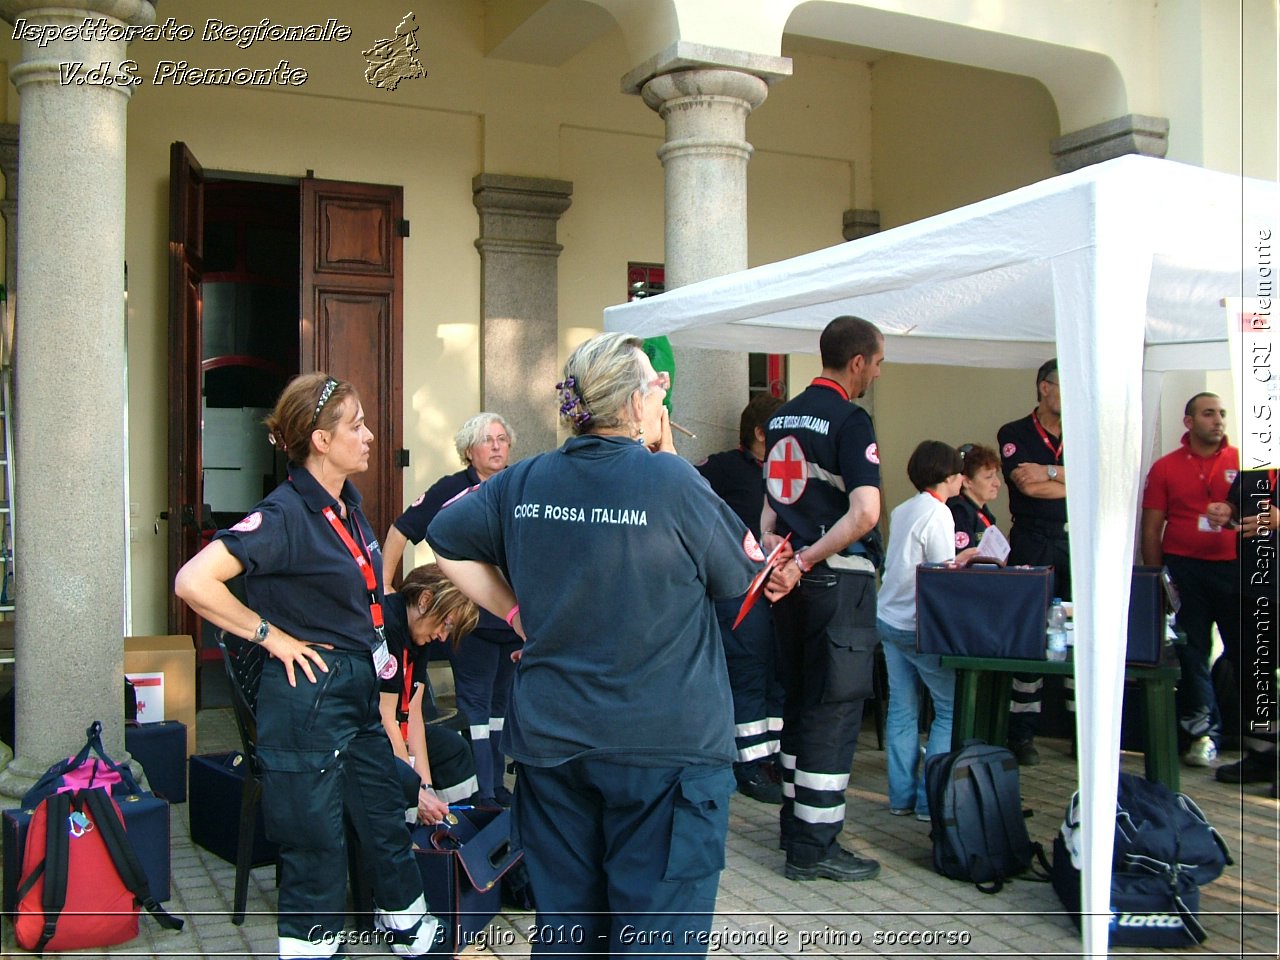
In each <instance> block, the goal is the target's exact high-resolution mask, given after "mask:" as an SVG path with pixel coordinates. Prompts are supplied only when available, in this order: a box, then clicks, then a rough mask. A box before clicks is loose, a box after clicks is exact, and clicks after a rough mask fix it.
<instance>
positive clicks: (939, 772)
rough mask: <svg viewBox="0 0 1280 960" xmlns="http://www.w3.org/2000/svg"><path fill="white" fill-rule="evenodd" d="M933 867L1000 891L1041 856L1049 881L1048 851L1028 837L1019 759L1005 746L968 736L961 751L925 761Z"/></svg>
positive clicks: (955, 877) (994, 890)
mask: <svg viewBox="0 0 1280 960" xmlns="http://www.w3.org/2000/svg"><path fill="white" fill-rule="evenodd" d="M925 793H926V795H927V797H928V799H929V816H930V820H931V826H930V829H929V838H930V839H931V840H932V841H933V867H934V869H935V870H937V871H938V873H940V874H942V875H943V876H944V877H951V878H952V879H954V880H967V881H969V882H971V883H973V884H974V885H976V886H977V888H978V889H979V890H981V891H982V892H983V893H998V892H999V891H1000V889H1001V887H1003V886H1004V881H1005V880H1008V879H1011V878H1013V877H1016V876H1018V875H1020V874H1023V873H1025V872H1026V871H1027V870H1028V869H1029V868H1030V867H1031V866H1032V863H1033V861H1035V860H1037V859H1038V860H1039V863H1040V865H1041V866H1042V868H1043V869H1044V875H1043V876H1035V875H1034V874H1033V877H1032V878H1033V879H1038V880H1047V879H1048V871H1049V863H1048V861H1047V860H1046V859H1045V855H1044V849H1043V848H1042V847H1041V846H1040V844H1038V843H1033V842H1032V841H1031V838H1030V837H1029V836H1028V835H1027V825H1026V817H1027V816H1028V814H1027V813H1024V812H1023V809H1022V791H1021V784H1020V782H1019V779H1018V761H1017V758H1015V757H1014V755H1013V753H1012V752H1010V751H1009V750H1007V749H1006V748H1004V747H993V746H990V745H988V744H985V743H983V742H981V741H979V740H968V741H966V742H965V744H964V746H963V747H961V749H959V750H953V751H951V752H950V753H941V754H937V755H936V756H932V757H930V758H929V759H928V760H927V761H925Z"/></svg>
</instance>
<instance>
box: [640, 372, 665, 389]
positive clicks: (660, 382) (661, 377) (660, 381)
mask: <svg viewBox="0 0 1280 960" xmlns="http://www.w3.org/2000/svg"><path fill="white" fill-rule="evenodd" d="M645 386H646V387H648V388H649V389H651V390H652V389H653V388H654V387H661V388H662V389H663V390H670V389H671V374H669V373H667V371H665V370H659V371H658V375H657V376H656V377H654V378H653V379H652V380H650V381H649V382H647V383H646V384H645Z"/></svg>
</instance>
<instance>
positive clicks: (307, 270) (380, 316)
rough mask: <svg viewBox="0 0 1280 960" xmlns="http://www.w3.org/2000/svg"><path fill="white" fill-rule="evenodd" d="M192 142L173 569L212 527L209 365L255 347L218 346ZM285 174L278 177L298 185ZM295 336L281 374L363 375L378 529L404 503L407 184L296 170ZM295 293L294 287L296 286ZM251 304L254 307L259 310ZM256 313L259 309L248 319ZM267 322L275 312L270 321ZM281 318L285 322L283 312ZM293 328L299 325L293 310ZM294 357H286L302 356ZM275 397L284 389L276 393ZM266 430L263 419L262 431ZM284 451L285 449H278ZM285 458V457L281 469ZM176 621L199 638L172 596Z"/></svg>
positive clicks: (173, 226)
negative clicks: (208, 309) (209, 336)
mask: <svg viewBox="0 0 1280 960" xmlns="http://www.w3.org/2000/svg"><path fill="white" fill-rule="evenodd" d="M216 179H218V178H217V177H216V176H214V175H210V177H208V178H206V176H205V173H204V171H203V169H202V168H201V166H200V164H199V162H198V161H197V160H196V158H195V157H194V156H193V155H192V154H191V152H190V150H188V149H187V147H186V145H185V144H183V143H175V144H173V145H172V147H171V149H170V193H169V381H168V398H169V462H168V463H169V485H168V509H167V514H168V535H169V542H168V558H169V563H168V567H169V577H170V583H172V577H173V575H174V574H175V573H176V572H177V570H178V568H179V567H180V566H181V565H182V564H183V563H185V562H186V560H187V559H188V558H190V557H191V556H193V555H194V554H195V553H196V552H197V551H199V550H200V548H201V547H202V546H203V545H204V543H205V542H206V541H207V539H208V537H209V536H210V534H211V529H210V528H211V526H212V524H211V522H210V513H209V511H208V510H207V509H206V506H205V505H206V503H207V499H206V496H205V468H204V463H203V458H202V451H203V449H204V443H203V441H204V429H205V425H204V417H203V414H204V410H205V394H206V389H207V383H208V381H207V377H208V376H209V373H210V371H211V370H213V369H219V370H223V371H225V365H226V364H227V363H237V362H242V363H245V364H250V365H252V364H253V363H255V362H256V363H258V364H259V365H261V364H262V361H261V360H260V359H259V360H255V358H253V357H244V358H241V357H226V356H221V357H215V356H208V355H207V354H208V352H209V350H208V347H207V344H206V337H205V331H204V329H203V323H202V317H203V312H204V296H205V290H204V287H205V283H206V264H205V243H206V237H207V236H209V234H206V217H205V200H206V192H207V191H208V189H209V186H210V184H211V183H212V182H213V181H214V180H216ZM293 187H294V184H293V183H292V182H288V181H286V182H284V186H283V187H282V188H280V189H286V190H287V189H293ZM296 192H297V202H298V216H297V221H296V222H297V224H298V230H297V238H296V242H297V244H298V253H299V258H298V262H299V264H300V267H299V270H298V277H297V298H296V302H297V317H296V336H297V342H296V345H294V344H288V347H290V348H291V349H288V350H285V351H283V352H282V356H285V357H287V358H288V359H286V360H284V361H283V362H280V361H275V362H272V363H271V364H270V365H271V367H272V368H273V371H274V373H275V375H278V378H279V381H280V382H281V383H283V382H284V381H285V380H287V379H288V378H289V377H290V376H292V375H294V374H297V373H308V372H311V371H315V370H324V371H326V372H328V373H329V374H331V375H332V376H334V377H337V378H339V379H341V380H347V381H350V382H351V383H353V384H355V385H356V387H357V389H358V390H359V392H360V399H361V402H362V404H363V405H364V410H365V416H366V419H367V420H368V422H369V425H370V428H371V429H372V430H373V432H374V436H375V442H374V450H373V456H372V458H371V460H370V464H369V470H368V472H367V473H365V474H362V475H361V476H360V477H359V478H357V479H356V485H357V486H358V487H359V488H360V492H361V494H362V495H363V497H364V505H365V512H366V513H367V514H368V517H369V520H370V522H371V523H372V524H373V528H374V530H375V531H376V532H377V534H378V536H379V537H381V536H382V535H383V534H385V532H386V530H387V526H388V525H389V524H390V522H391V521H392V520H393V519H395V517H396V516H398V515H399V513H400V510H401V507H402V506H403V504H402V503H401V500H402V491H403V484H402V480H401V470H402V469H403V467H404V465H405V463H406V462H407V457H406V456H405V452H404V451H403V450H402V447H403V425H402V413H403V409H404V407H403V400H402V393H403V388H402V379H403V378H402V357H401V351H402V343H403V336H402V332H403V315H402V314H403V245H404V241H403V234H404V233H406V232H407V230H406V225H405V223H404V220H403V190H402V188H400V187H398V186H385V185H378V184H363V183H346V182H340V181H332V180H317V179H314V178H311V177H307V178H304V179H301V180H298V181H296ZM288 299H289V300H292V297H291V296H289V297H288ZM250 314H251V311H250ZM247 322H248V323H249V324H250V325H251V324H252V323H253V322H254V318H253V317H252V315H250V316H249V317H248V321H247ZM263 322H265V320H264V321H263ZM274 322H277V323H278V322H279V318H278V317H277V318H275V321H274ZM286 331H287V335H288V336H291V335H292V334H293V332H294V329H293V324H292V323H290V322H288V319H287V318H286ZM295 366H296V369H285V368H292V367H295ZM271 400H272V402H273V401H274V397H272V398H271ZM262 435H263V441H264V442H265V430H264V431H263V434H262ZM277 461H279V458H277ZM282 470H283V464H282V463H278V466H277V468H276V471H277V473H280V472H282ZM169 630H170V631H171V632H173V633H185V634H190V635H191V636H193V637H196V638H197V646H199V645H200V641H199V639H198V638H199V637H200V636H201V624H200V621H199V618H197V617H196V616H195V614H194V613H192V612H191V611H190V609H189V608H188V607H187V606H186V605H185V604H183V603H182V602H181V601H179V600H177V598H176V597H173V596H172V595H171V596H170V607H169Z"/></svg>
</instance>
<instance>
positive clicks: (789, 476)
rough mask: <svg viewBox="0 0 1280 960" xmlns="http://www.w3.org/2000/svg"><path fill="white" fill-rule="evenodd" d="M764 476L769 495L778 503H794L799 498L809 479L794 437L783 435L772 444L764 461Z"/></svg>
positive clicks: (807, 466) (802, 452) (806, 465)
mask: <svg viewBox="0 0 1280 960" xmlns="http://www.w3.org/2000/svg"><path fill="white" fill-rule="evenodd" d="M764 476H765V483H766V484H767V485H768V487H769V496H771V497H773V499H775V500H777V501H778V502H779V503H795V502H796V501H797V500H799V499H800V497H801V495H802V494H803V493H804V487H805V483H806V482H807V481H808V479H809V465H808V464H807V463H806V462H805V459H804V451H803V450H801V449H800V442H799V441H798V440H796V438H795V437H791V436H787V437H783V438H782V439H781V440H779V441H778V442H777V443H775V444H774V445H773V449H772V450H770V451H769V457H768V459H767V460H766V461H765V468H764Z"/></svg>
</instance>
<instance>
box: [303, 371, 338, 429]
mask: <svg viewBox="0 0 1280 960" xmlns="http://www.w3.org/2000/svg"><path fill="white" fill-rule="evenodd" d="M337 388H338V381H337V380H335V379H333V377H329V379H327V380H325V382H324V389H323V390H321V391H320V401H319V402H318V403H317V404H316V412H315V413H313V414H312V415H311V426H310V428H309V429H310V430H314V429H315V428H316V423H317V422H318V421H319V420H320V411H321V410H323V409H324V405H325V404H326V403H328V402H329V398H330V397H332V396H333V391H334V390H336V389H337Z"/></svg>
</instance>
